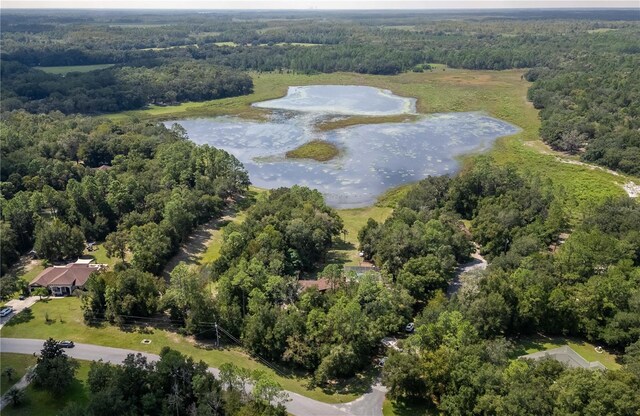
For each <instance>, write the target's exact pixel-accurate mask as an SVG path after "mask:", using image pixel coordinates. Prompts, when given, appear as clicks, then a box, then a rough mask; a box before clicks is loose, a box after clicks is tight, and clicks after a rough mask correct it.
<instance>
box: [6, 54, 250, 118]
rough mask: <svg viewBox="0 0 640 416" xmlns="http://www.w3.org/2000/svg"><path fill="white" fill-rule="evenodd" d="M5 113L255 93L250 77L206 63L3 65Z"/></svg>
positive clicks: (118, 107) (117, 107)
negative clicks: (55, 70)
mask: <svg viewBox="0 0 640 416" xmlns="http://www.w3.org/2000/svg"><path fill="white" fill-rule="evenodd" d="M0 74H1V77H0V80H1V81H2V85H3V94H2V102H1V103H0V105H1V108H2V111H11V110H16V109H25V110H27V111H29V112H32V113H47V112H49V111H54V110H56V111H61V112H63V113H65V114H73V113H83V114H95V113H106V112H117V111H123V110H132V109H137V108H141V107H144V106H145V105H147V104H152V103H153V104H175V103H179V102H185V101H204V100H211V99H216V98H224V97H234V96H238V95H245V94H249V93H251V92H252V91H253V81H252V80H251V78H250V77H249V76H248V75H246V74H241V73H238V72H235V71H232V70H229V69H223V68H220V67H216V66H212V65H209V64H208V63H206V62H201V61H187V62H180V63H177V62H176V63H171V64H167V65H162V66H157V67H153V68H145V67H122V68H121V67H114V68H107V69H103V70H98V71H91V72H86V73H81V72H72V73H69V74H66V75H56V74H48V73H45V72H43V71H40V70H37V69H32V68H29V67H27V66H24V65H21V64H18V63H16V62H6V61H5V62H3V63H2V71H1V73H0Z"/></svg>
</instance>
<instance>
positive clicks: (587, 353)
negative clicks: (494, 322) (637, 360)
mask: <svg viewBox="0 0 640 416" xmlns="http://www.w3.org/2000/svg"><path fill="white" fill-rule="evenodd" d="M512 342H514V344H515V351H514V355H513V358H516V357H518V356H521V355H526V354H532V353H534V352H538V351H544V350H548V349H552V348H558V347H562V346H565V345H569V346H570V347H571V348H572V349H573V350H574V351H575V352H577V353H578V354H580V355H581V356H582V358H584V359H585V360H587V361H589V362H591V361H600V362H601V363H602V364H603V365H604V366H605V367H607V368H608V369H610V370H616V369H618V368H620V367H621V366H620V364H619V363H618V361H617V356H616V355H615V354H612V353H610V352H607V351H603V352H601V353H599V352H597V351H596V347H597V345H594V344H591V343H589V342H586V341H584V340H580V339H577V338H565V337H542V336H535V337H525V338H520V339H512Z"/></svg>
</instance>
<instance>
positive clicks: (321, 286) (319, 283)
mask: <svg viewBox="0 0 640 416" xmlns="http://www.w3.org/2000/svg"><path fill="white" fill-rule="evenodd" d="M298 283H299V284H300V286H301V287H302V289H303V290H304V289H308V288H310V287H315V288H317V289H318V290H319V291H321V292H323V291H325V290H327V289H329V281H328V280H327V279H318V280H298Z"/></svg>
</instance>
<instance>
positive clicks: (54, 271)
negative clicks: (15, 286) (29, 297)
mask: <svg viewBox="0 0 640 416" xmlns="http://www.w3.org/2000/svg"><path fill="white" fill-rule="evenodd" d="M103 268H104V265H103V264H91V263H89V262H87V261H82V260H79V261H78V262H77V263H70V264H67V265H65V266H53V267H47V268H46V269H44V270H43V271H42V272H40V274H38V276H36V278H35V279H33V280H32V281H31V283H29V291H30V292H31V291H33V290H34V289H36V288H39V287H45V288H47V289H48V290H49V292H51V294H52V295H54V296H69V295H71V294H72V293H73V291H74V290H76V289H82V288H84V285H85V283H87V280H89V276H91V274H92V273H94V272H97V271H100V270H102V269H103Z"/></svg>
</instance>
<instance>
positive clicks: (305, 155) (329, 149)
mask: <svg viewBox="0 0 640 416" xmlns="http://www.w3.org/2000/svg"><path fill="white" fill-rule="evenodd" d="M339 154H340V149H338V146H336V145H335V144H333V143H329V142H326V141H324V140H312V141H310V142H307V143H305V144H303V145H301V146H299V147H297V148H295V149H293V150H289V151H288V152H287V153H286V155H285V156H286V157H287V159H313V160H317V161H318V162H326V161H328V160H331V159H334V158H336V157H337V156H338V155H339Z"/></svg>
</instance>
